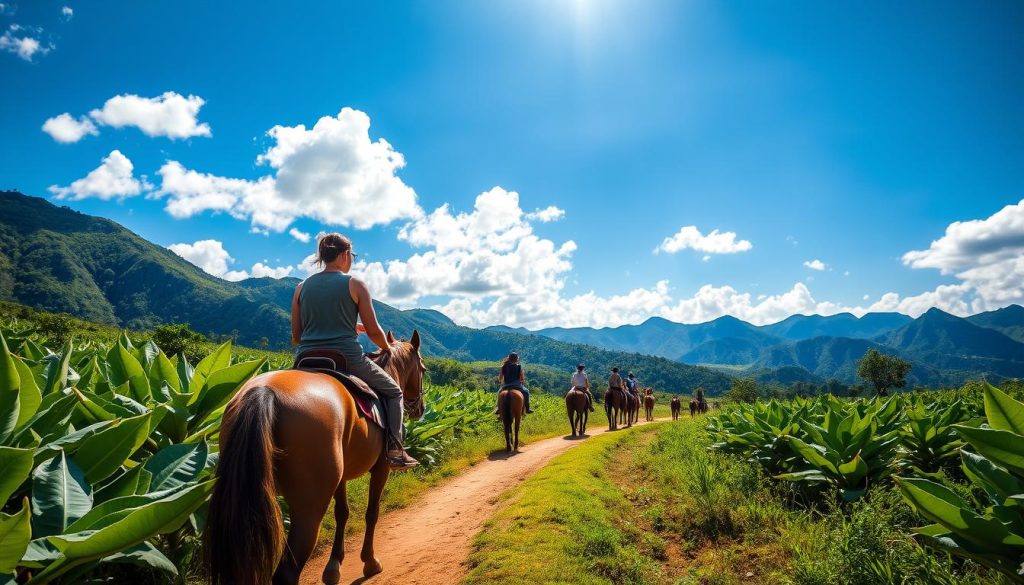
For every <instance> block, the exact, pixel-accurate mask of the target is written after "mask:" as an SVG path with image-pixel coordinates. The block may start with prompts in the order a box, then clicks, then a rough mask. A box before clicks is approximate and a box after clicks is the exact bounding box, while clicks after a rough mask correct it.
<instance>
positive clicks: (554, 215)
mask: <svg viewBox="0 0 1024 585" xmlns="http://www.w3.org/2000/svg"><path fill="white" fill-rule="evenodd" d="M564 217H565V210H564V209H560V208H558V207H555V206H554V205H549V206H548V207H545V208H544V209H538V210H536V211H533V212H530V213H527V214H526V219H528V220H531V221H539V222H541V223H548V222H551V221H558V220H560V219H562V218H564Z"/></svg>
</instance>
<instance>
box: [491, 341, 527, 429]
mask: <svg viewBox="0 0 1024 585" xmlns="http://www.w3.org/2000/svg"><path fill="white" fill-rule="evenodd" d="M498 384H499V385H500V388H501V390H505V389H508V388H514V389H516V390H519V391H520V392H522V393H523V400H524V401H525V402H526V413H527V414H530V413H532V412H533V410H531V409H530V391H529V390H528V389H527V388H526V374H525V373H523V366H522V364H520V363H519V354H517V353H516V352H514V351H513V352H512V353H510V354H508V357H507V358H505V361H504V362H502V364H501V372H500V373H499V374H498ZM499 394H500V391H499ZM500 409H501V403H500V402H499V403H498V405H497V406H495V407H494V414H500V413H501V410H500Z"/></svg>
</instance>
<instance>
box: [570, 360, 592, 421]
mask: <svg viewBox="0 0 1024 585" xmlns="http://www.w3.org/2000/svg"><path fill="white" fill-rule="evenodd" d="M572 389H573V390H579V391H580V392H583V393H584V394H586V395H587V408H589V409H590V412H594V395H593V394H591V393H590V378H588V377H587V374H586V373H584V372H583V364H577V365H576V371H575V372H574V373H573V375H572Z"/></svg>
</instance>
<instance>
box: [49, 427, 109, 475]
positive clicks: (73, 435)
mask: <svg viewBox="0 0 1024 585" xmlns="http://www.w3.org/2000/svg"><path fill="white" fill-rule="evenodd" d="M112 424H114V421H110V420H105V421H100V422H98V423H94V424H91V425H88V426H85V427H82V428H80V429H78V430H75V431H71V432H70V433H67V434H65V435H60V436H57V437H56V438H54V439H53V440H52V441H47V442H46V443H45V444H43V445H40V446H39V447H37V448H36V452H35V455H34V456H33V459H35V465H39V464H40V463H42V462H43V461H46V460H47V459H49V458H51V457H53V456H54V455H56V454H57V452H58V451H64V454H65V455H72V454H73V453H74V452H75V451H77V450H78V447H79V446H80V445H81V444H82V442H83V441H85V440H86V439H88V438H89V437H91V436H93V435H95V434H96V433H98V432H100V431H102V430H103V429H105V428H106V427H108V426H110V425H112Z"/></svg>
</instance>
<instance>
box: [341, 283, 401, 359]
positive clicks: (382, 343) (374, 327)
mask: <svg viewBox="0 0 1024 585" xmlns="http://www.w3.org/2000/svg"><path fill="white" fill-rule="evenodd" d="M348 292H349V294H351V295H352V300H353V301H355V303H356V307H358V308H359V320H360V321H362V322H363V327H364V328H365V329H366V336H367V337H369V338H370V341H372V342H373V343H374V344H375V345H376V346H377V347H379V348H381V349H383V350H384V351H391V344H389V343H388V339H387V337H385V336H384V331H383V330H382V329H381V328H380V323H378V322H377V313H376V312H374V310H373V299H372V298H370V289H368V288H367V287H366V283H364V282H363V281H361V280H359V279H358V278H353V279H352V280H351V281H349V284H348Z"/></svg>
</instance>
